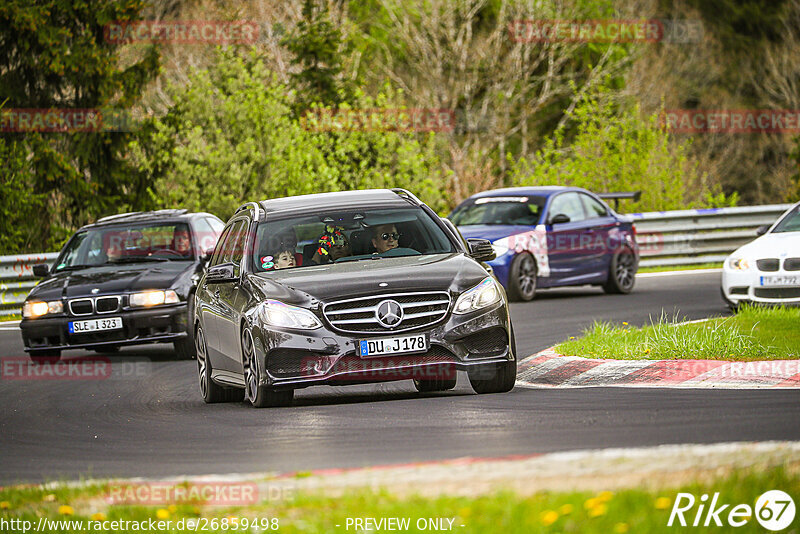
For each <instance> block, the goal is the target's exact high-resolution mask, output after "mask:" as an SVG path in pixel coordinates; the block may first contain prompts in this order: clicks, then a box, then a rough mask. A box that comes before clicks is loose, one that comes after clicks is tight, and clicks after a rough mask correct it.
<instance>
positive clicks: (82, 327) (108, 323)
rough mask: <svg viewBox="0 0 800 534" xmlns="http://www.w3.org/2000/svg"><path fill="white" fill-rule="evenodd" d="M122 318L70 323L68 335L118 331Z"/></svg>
mask: <svg viewBox="0 0 800 534" xmlns="http://www.w3.org/2000/svg"><path fill="white" fill-rule="evenodd" d="M121 328H122V317H107V318H106V317H104V318H103V319H87V320H85V321H70V323H69V333H70V334H85V333H87V332H97V331H98V330H120V329H121Z"/></svg>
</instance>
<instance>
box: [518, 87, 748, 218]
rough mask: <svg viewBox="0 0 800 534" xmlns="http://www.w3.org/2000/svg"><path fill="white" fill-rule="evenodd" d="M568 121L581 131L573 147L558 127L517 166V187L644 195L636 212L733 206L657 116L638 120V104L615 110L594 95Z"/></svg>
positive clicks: (582, 100)
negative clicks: (546, 187) (549, 187)
mask: <svg viewBox="0 0 800 534" xmlns="http://www.w3.org/2000/svg"><path fill="white" fill-rule="evenodd" d="M570 119H571V120H573V121H574V122H575V127H576V131H577V133H576V134H575V137H574V139H573V140H572V142H571V143H570V144H566V143H565V141H564V130H563V129H558V130H557V131H556V132H555V134H554V135H553V136H552V137H550V138H548V139H547V140H546V141H545V143H544V146H543V148H542V149H541V150H540V151H538V152H537V153H536V155H535V156H534V157H533V158H531V159H530V160H529V159H527V158H520V159H519V160H517V161H515V162H513V167H512V175H513V176H514V184H515V185H571V186H578V187H584V188H586V189H589V190H591V191H596V192H618V191H642V198H641V200H640V201H639V202H636V203H633V204H628V205H626V208H629V209H630V210H631V211H632V212H642V211H661V210H673V209H688V208H695V207H716V206H727V205H733V204H735V202H736V195H733V196H731V197H726V196H725V195H724V194H722V193H721V192H720V191H719V190H718V188H714V187H712V186H710V185H709V184H708V181H707V177H706V175H705V173H703V172H701V171H700V169H698V167H697V164H696V163H693V162H692V161H690V160H689V159H688V158H687V156H686V148H687V144H686V143H673V142H671V140H670V135H669V132H667V131H666V129H665V128H664V126H663V125H662V124H661V123H660V120H659V116H658V114H653V115H650V116H646V117H641V116H640V111H639V107H638V106H634V107H631V108H625V109H622V110H617V109H614V106H613V105H612V104H611V103H610V102H609V101H608V100H600V99H598V96H597V94H595V93H594V92H593V93H591V94H588V95H585V96H582V97H581V98H580V99H579V101H578V104H577V105H576V107H575V110H574V112H573V113H571V114H570Z"/></svg>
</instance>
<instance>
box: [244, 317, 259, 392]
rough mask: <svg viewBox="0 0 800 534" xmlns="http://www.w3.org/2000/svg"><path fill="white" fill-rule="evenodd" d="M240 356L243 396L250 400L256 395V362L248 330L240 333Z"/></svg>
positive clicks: (250, 334) (251, 337) (251, 338)
mask: <svg viewBox="0 0 800 534" xmlns="http://www.w3.org/2000/svg"><path fill="white" fill-rule="evenodd" d="M242 357H243V360H244V361H243V362H242V363H243V367H244V383H245V397H246V398H247V400H249V401H250V402H252V401H253V400H255V398H256V396H257V395H258V364H257V363H256V360H255V347H254V346H253V334H252V333H251V332H250V331H249V330H245V331H244V332H243V333H242Z"/></svg>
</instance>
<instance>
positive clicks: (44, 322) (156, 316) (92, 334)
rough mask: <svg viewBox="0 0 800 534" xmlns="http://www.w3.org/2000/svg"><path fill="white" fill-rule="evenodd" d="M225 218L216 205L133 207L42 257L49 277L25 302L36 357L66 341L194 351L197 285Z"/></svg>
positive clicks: (42, 271) (26, 331)
mask: <svg viewBox="0 0 800 534" xmlns="http://www.w3.org/2000/svg"><path fill="white" fill-rule="evenodd" d="M224 226H225V224H224V223H223V222H222V221H221V220H220V219H219V218H217V217H215V216H214V215H211V214H209V213H188V212H187V211H186V210H161V211H153V212H138V213H126V214H121V215H112V216H110V217H105V218H103V219H100V220H99V221H97V222H96V223H95V224H90V225H88V226H84V227H83V228H81V229H80V230H78V231H77V232H76V233H75V235H73V236H72V238H71V239H70V240H69V241H68V242H67V244H66V245H65V246H64V248H63V249H62V250H61V252H60V253H59V255H58V258H57V259H56V261H55V263H54V264H53V265H52V266H50V265H44V264H42V265H36V266H34V268H33V272H34V274H35V275H37V276H40V277H43V280H42V281H41V282H40V283H39V284H38V285H37V286H36V287H35V288H34V289H33V290H32V291H31V293H30V295H28V297H27V299H26V300H25V303H24V306H23V308H22V322H21V323H20V329H21V330H22V340H23V343H24V345H25V351H27V352H28V353H29V355H30V357H31V358H32V359H34V360H39V359H46V360H52V359H58V358H59V357H60V355H61V351H62V350H64V349H93V350H96V351H98V352H103V353H108V352H115V351H117V350H119V347H121V346H122V345H137V344H141V343H156V342H158V343H173V344H174V346H175V350H176V352H177V355H178V356H179V357H181V358H191V357H193V356H194V347H195V344H194V339H193V337H192V332H193V331H192V328H191V324H192V323H191V321H189V320H188V318H189V317H192V316H193V315H194V314H193V313H192V306H193V304H194V291H195V288H196V286H197V281H198V280H199V278H200V275H201V274H202V270H203V267H204V265H205V263H206V261H207V259H208V257H209V256H210V254H211V252H212V251H213V249H214V246H215V244H216V242H217V239H218V237H219V235H220V233H221V232H222V228H223V227H224Z"/></svg>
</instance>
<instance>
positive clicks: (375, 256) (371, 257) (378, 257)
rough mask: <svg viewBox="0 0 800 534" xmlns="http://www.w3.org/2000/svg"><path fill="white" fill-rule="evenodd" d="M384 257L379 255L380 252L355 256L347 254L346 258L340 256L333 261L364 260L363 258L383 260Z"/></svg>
mask: <svg viewBox="0 0 800 534" xmlns="http://www.w3.org/2000/svg"><path fill="white" fill-rule="evenodd" d="M383 258H384V257H383V256H379V255H378V254H372V255H371V256H353V257H347V256H345V257H344V258H339V259H338V260H336V261H335V262H333V263H347V262H350V261H362V260H382V259H383Z"/></svg>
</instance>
